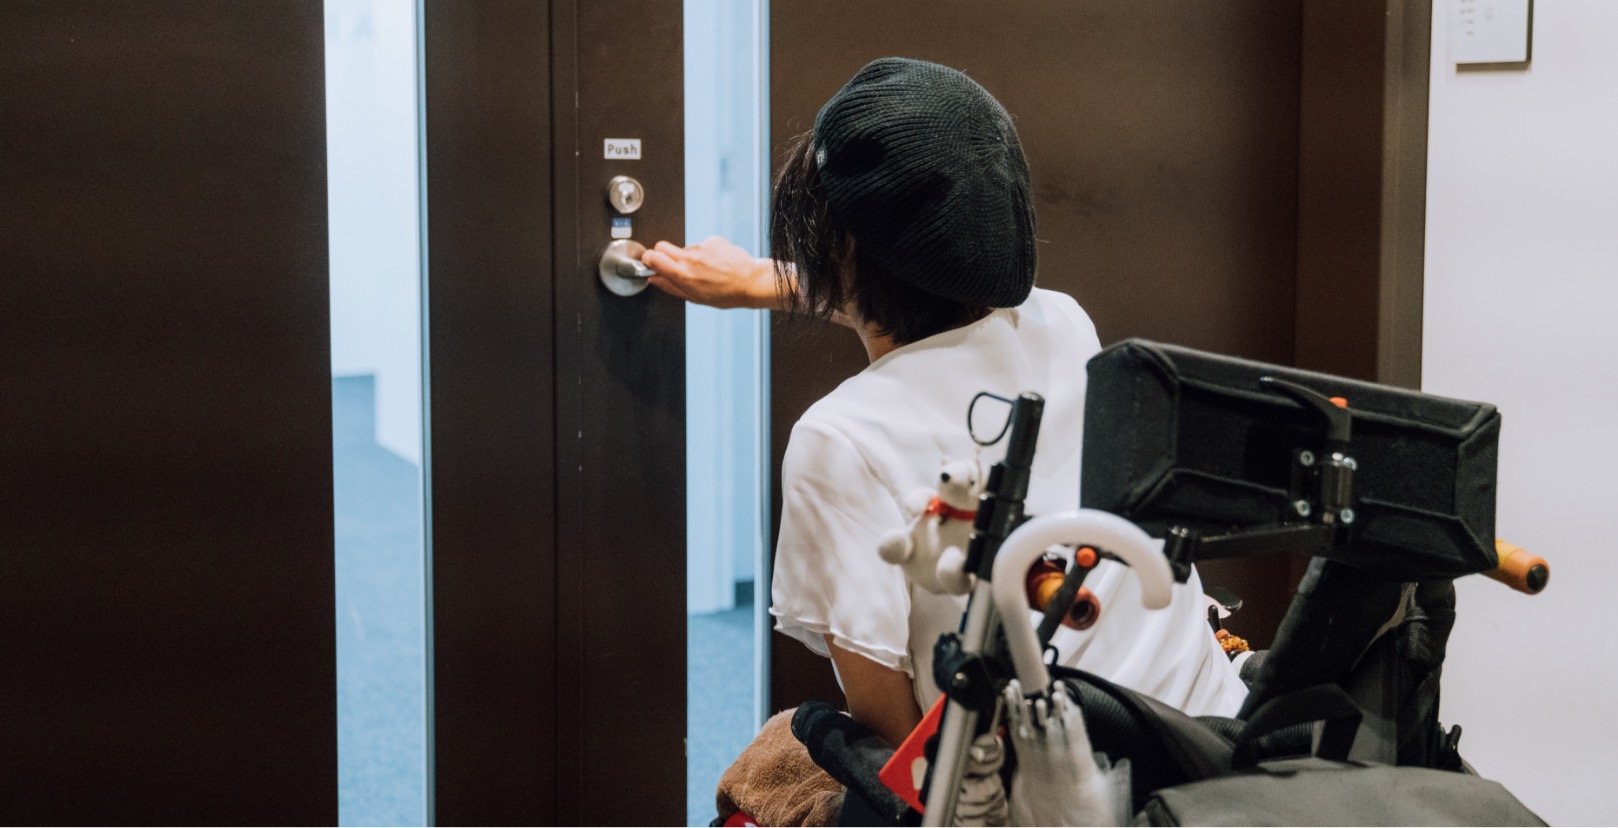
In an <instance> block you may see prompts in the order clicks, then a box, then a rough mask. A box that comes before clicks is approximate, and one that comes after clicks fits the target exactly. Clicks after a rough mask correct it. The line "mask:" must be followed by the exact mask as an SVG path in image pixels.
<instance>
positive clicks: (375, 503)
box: [332, 376, 427, 825]
mask: <svg viewBox="0 0 1618 828" xmlns="http://www.w3.org/2000/svg"><path fill="white" fill-rule="evenodd" d="M374 399H375V395H374V387H373V384H372V379H371V377H369V376H363V377H336V378H333V379H332V415H333V417H332V419H333V429H332V435H333V458H332V459H333V464H332V465H333V472H334V482H335V484H336V485H335V505H336V513H337V527H336V531H337V535H336V539H337V573H336V574H337V783H338V789H337V802H338V808H337V816H338V821H339V823H340V824H342V825H422V824H425V821H426V814H427V810H426V809H427V798H426V779H425V776H424V774H425V768H426V756H427V739H426V734H427V727H426V719H425V711H426V656H425V652H426V624H425V618H426V612H425V604H424V600H425V598H424V595H423V588H424V587H423V585H424V583H425V578H424V572H423V560H422V543H421V531H422V520H421V492H420V479H421V472H420V470H419V468H418V467H417V466H416V464H414V463H411V462H409V461H408V460H405V459H403V458H401V457H400V456H398V455H397V454H394V453H393V452H391V451H388V450H387V449H384V448H382V447H381V446H379V445H377V444H376V442H375V433H376V431H375V427H374V425H373V422H374V421H373V417H374V412H375V410H376V408H375V403H374Z"/></svg>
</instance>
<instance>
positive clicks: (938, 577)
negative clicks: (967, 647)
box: [878, 461, 983, 595]
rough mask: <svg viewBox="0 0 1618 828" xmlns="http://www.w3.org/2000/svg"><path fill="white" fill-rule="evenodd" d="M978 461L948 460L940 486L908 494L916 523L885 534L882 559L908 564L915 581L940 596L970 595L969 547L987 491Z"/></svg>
mask: <svg viewBox="0 0 1618 828" xmlns="http://www.w3.org/2000/svg"><path fill="white" fill-rule="evenodd" d="M980 477H981V475H979V473H978V467H977V464H976V463H968V462H963V461H945V463H944V466H943V468H942V469H940V470H939V472H938V490H937V491H936V492H934V491H931V490H929V489H916V490H915V491H912V492H911V493H910V494H909V495H907V496H906V497H905V504H904V505H905V509H906V510H907V511H908V512H909V513H910V526H909V528H906V529H895V530H894V531H892V532H889V533H888V534H886V535H883V536H882V541H881V544H880V546H879V547H878V550H879V551H880V552H881V554H882V560H884V561H887V562H888V563H890V564H896V565H898V566H900V567H903V568H904V571H905V575H906V576H908V577H909V578H910V581H911V582H912V583H914V584H916V585H918V586H920V587H921V588H922V589H925V590H927V591H928V592H931V593H935V594H938V595H965V594H966V593H968V592H970V591H971V590H972V581H973V577H972V575H971V574H970V573H968V572H967V571H966V547H967V544H968V543H969V542H970V541H971V537H972V521H973V520H974V519H976V517H977V508H978V495H980V494H982V493H983V481H982V480H981V479H980Z"/></svg>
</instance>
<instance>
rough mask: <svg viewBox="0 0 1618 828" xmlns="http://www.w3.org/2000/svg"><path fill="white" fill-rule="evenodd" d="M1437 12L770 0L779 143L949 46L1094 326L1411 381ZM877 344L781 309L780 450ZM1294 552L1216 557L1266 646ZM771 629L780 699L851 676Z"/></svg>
mask: <svg viewBox="0 0 1618 828" xmlns="http://www.w3.org/2000/svg"><path fill="white" fill-rule="evenodd" d="M1390 11H1391V12H1392V13H1391V14H1390ZM1429 14H1430V5H1429V4H1427V3H1423V2H1416V3H1400V2H1397V0H1389V2H1388V3H1382V2H1371V3H1363V2H1324V3H1318V4H1317V3H1313V2H1311V3H1308V4H1304V3H1302V2H1299V1H1298V0H1291V2H1276V0H1244V1H1242V2H1222V3H1205V2H1200V0H1183V2H1182V1H1180V0H1176V1H1174V2H1154V3H1139V2H1133V0H1087V2H1082V3H1075V2H1070V1H1069V0H1040V2H986V3H948V4H936V3H922V2H889V3H863V2H858V0H833V2H826V1H825V0H776V2H774V3H772V4H771V21H770V27H771V32H770V60H771V71H770V75H771V82H770V86H771V89H770V105H771V115H770V127H771V135H772V142H773V143H774V144H775V145H776V147H777V148H778V149H779V148H780V147H781V146H782V145H783V144H784V143H785V142H786V141H788V140H790V139H791V138H792V137H793V136H795V135H797V134H798V133H800V132H802V131H804V130H806V129H808V128H809V126H810V125H812V124H813V122H814V116H815V113H816V111H817V110H818V109H819V107H820V105H821V103H822V102H824V101H825V100H826V99H827V98H828V97H830V96H831V94H832V93H834V92H835V91H836V90H837V89H838V87H839V86H841V84H842V83H843V82H845V81H846V80H847V79H848V78H849V77H850V76H852V75H853V74H854V72H855V71H856V70H858V69H859V67H860V66H862V65H864V64H865V63H866V62H867V61H869V60H871V59H874V58H877V57H883V56H887V55H900V56H905V57H914V58H921V59H926V60H933V61H937V62H939V63H944V64H947V65H950V66H953V67H956V68H958V69H961V70H962V71H964V72H966V73H967V74H968V75H970V76H972V77H973V78H975V79H976V80H978V82H980V83H982V84H983V85H984V86H985V87H986V88H988V89H989V91H990V92H992V93H993V94H994V95H995V96H996V97H998V98H999V99H1000V100H1001V101H1002V102H1003V103H1004V104H1005V106H1006V109H1007V110H1008V111H1009V112H1010V113H1011V114H1012V116H1013V118H1014V119H1015V120H1016V124H1017V129H1018V131H1019V133H1020V134H1021V137H1022V142H1023V147H1024V150H1025V152H1026V154H1027V157H1028V161H1029V165H1030V167H1031V169H1032V173H1033V180H1034V186H1035V196H1036V200H1037V209H1038V215H1039V230H1038V237H1039V239H1040V240H1041V242H1042V243H1041V245H1040V247H1039V275H1038V284H1039V285H1040V286H1042V287H1047V288H1052V289H1056V290H1062V291H1065V292H1067V293H1070V294H1072V295H1073V296H1074V297H1075V298H1077V299H1078V301H1079V303H1080V304H1081V305H1083V306H1084V307H1085V309H1086V310H1087V311H1088V312H1089V314H1090V316H1091V318H1092V319H1094V320H1095V323H1096V327H1097V329H1098V331H1099V332H1100V335H1101V339H1102V342H1103V344H1106V343H1110V342H1114V341H1117V340H1119V339H1122V338H1125V337H1132V336H1139V337H1147V338H1150V339H1156V340H1159V341H1165V342H1173V343H1178V344H1183V345H1189V346H1192V347H1198V348H1206V349H1210V350H1214V351H1220V352H1224V353H1230V354H1236V355H1240V356H1244V357H1248V358H1252V359H1259V360H1264V361H1268V362H1276V363H1282V364H1299V365H1303V366H1305V367H1310V368H1316V369H1322V370H1328V371H1333V372H1337V373H1346V374H1350V375H1354V376H1360V377H1364V378H1368V379H1381V380H1384V381H1393V382H1401V383H1403V384H1406V385H1414V384H1415V383H1416V382H1417V381H1418V380H1419V370H1420V368H1419V357H1420V344H1419V343H1420V269H1421V255H1420V250H1421V247H1420V245H1421V242H1420V237H1421V235H1422V232H1421V228H1422V225H1421V222H1422V210H1421V205H1422V204H1423V203H1424V202H1423V193H1424V186H1423V185H1422V181H1424V173H1423V170H1424V167H1425V141H1426V117H1425V111H1426V110H1425V107H1426V80H1425V78H1426V71H1427V69H1426V67H1427V63H1426V59H1427V58H1426V56H1427V52H1426V44H1427V26H1428V23H1427V20H1426V15H1429ZM864 363H865V357H864V352H863V350H862V349H861V348H860V346H859V343H858V342H857V341H855V340H854V338H853V337H852V336H849V335H848V333H847V332H846V331H843V330H840V329H830V328H815V327H806V326H802V325H797V324H792V323H787V324H781V325H778V326H777V327H776V329H775V331H774V338H773V341H772V344H771V371H772V381H771V388H772V401H771V402H772V410H771V420H772V421H771V433H772V434H774V435H775V436H776V440H775V445H774V451H775V458H774V459H775V468H776V469H777V470H779V467H780V466H779V464H780V458H781V452H782V451H783V450H784V448H785V446H784V438H785V436H786V435H787V434H788V433H789V430H790V427H791V424H792V423H793V422H794V421H795V420H796V419H797V417H798V416H799V414H801V413H802V411H803V410H804V409H805V408H806V407H807V406H808V405H809V404H810V403H811V402H813V401H814V400H815V399H817V398H818V397H819V396H820V395H822V394H824V393H826V392H827V391H829V390H830V389H831V388H833V387H834V386H835V385H836V384H837V383H838V382H840V381H841V380H842V379H843V378H844V377H846V376H848V375H850V374H852V373H854V372H857V371H858V370H860V368H862V367H863V366H864ZM1046 427H1047V428H1049V427H1052V426H1051V424H1047V425H1046ZM775 502H776V503H777V504H779V502H780V492H779V485H777V487H776V492H775ZM1291 570H1292V562H1291V561H1290V560H1289V559H1286V558H1278V559H1263V560H1248V561H1242V562H1219V563H1218V564H1212V565H1208V566H1205V567H1204V568H1203V574H1204V578H1205V580H1208V581H1211V582H1218V583H1221V584H1223V585H1226V586H1228V587H1231V588H1234V589H1235V590H1236V591H1237V592H1238V593H1240V594H1242V595H1243V596H1244V598H1246V599H1247V607H1246V608H1244V609H1243V610H1242V612H1241V613H1240V614H1239V615H1238V616H1237V617H1236V618H1235V619H1233V624H1232V627H1233V629H1235V630H1236V631H1237V632H1239V633H1242V634H1244V635H1247V636H1248V637H1250V638H1253V639H1256V641H1257V643H1258V644H1259V645H1261V646H1262V645H1263V644H1264V643H1266V642H1267V641H1268V640H1269V637H1270V635H1271V634H1272V631H1273V628H1274V625H1275V624H1276V623H1277V622H1278V621H1279V618H1280V614H1281V612H1282V611H1283V610H1284V607H1285V603H1286V601H1287V600H1288V596H1289V594H1290V588H1291V583H1292V579H1293V573H1292V571H1291ZM775 644H776V646H774V647H773V648H772V659H771V663H772V702H773V704H772V706H773V707H774V708H775V709H781V708H784V707H788V706H791V705H793V704H796V703H798V702H799V701H801V700H802V699H804V698H810V697H822V698H826V697H832V698H835V697H836V695H837V689H836V686H835V684H833V683H832V682H831V679H830V671H829V670H828V669H827V667H826V666H825V663H824V661H823V660H821V659H818V658H816V657H814V656H812V655H810V654H808V652H807V651H806V650H805V649H804V648H803V647H801V646H799V645H798V644H796V643H794V642H791V641H787V640H784V639H780V638H777V639H776V640H775Z"/></svg>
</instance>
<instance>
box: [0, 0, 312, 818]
mask: <svg viewBox="0 0 1618 828" xmlns="http://www.w3.org/2000/svg"><path fill="white" fill-rule="evenodd" d="M323 27H324V16H323V14H322V8H321V3H320V2H318V0H301V1H300V2H289V3H270V4H251V3H218V2H202V0H176V2H167V3H161V4H152V3H141V2H108V0H52V1H51V2H13V3H5V4H3V5H0V147H3V150H0V154H3V156H4V159H5V160H4V161H3V162H0V251H4V252H3V253H0V653H3V655H0V660H3V664H4V668H3V669H0V779H4V780H5V782H4V789H5V793H4V794H3V795H0V823H5V824H42V823H50V824H57V823H65V824H77V825H97V824H102V825H122V824H139V823H151V824H170V825H181V824H215V825H225V824H279V825H297V824H314V825H333V824H336V821H337V722H336V715H337V705H336V693H337V683H336V666H337V665H336V635H335V628H334V618H333V613H334V610H333V607H334V601H335V598H334V594H333V589H334V584H333V574H332V567H333V557H332V556H333V535H332V433H331V428H332V424H331V373H330V357H329V354H328V342H329V339H328V325H329V316H328V311H327V246H326V136H325V109H324V101H325V88H324V73H323V58H322V50H323V42H324V34H323Z"/></svg>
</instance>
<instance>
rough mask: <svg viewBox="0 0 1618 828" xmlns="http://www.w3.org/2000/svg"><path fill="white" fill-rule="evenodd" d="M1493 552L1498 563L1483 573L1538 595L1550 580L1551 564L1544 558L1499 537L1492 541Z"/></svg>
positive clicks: (1518, 589) (1524, 591)
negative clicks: (1498, 560)
mask: <svg viewBox="0 0 1618 828" xmlns="http://www.w3.org/2000/svg"><path fill="white" fill-rule="evenodd" d="M1494 553H1495V555H1496V556H1497V557H1498V558H1499V559H1500V564H1499V565H1498V566H1496V567H1495V568H1494V569H1491V570H1488V571H1487V572H1484V573H1483V574H1485V575H1487V576H1489V577H1490V578H1493V579H1495V580H1496V581H1499V582H1500V583H1502V584H1505V585H1506V586H1508V587H1511V588H1512V589H1515V590H1517V591H1518V592H1523V593H1527V594H1529V595H1538V594H1539V593H1540V592H1541V591H1542V590H1544V589H1545V585H1546V584H1549V583H1550V581H1551V565H1550V564H1548V563H1546V562H1545V559H1544V558H1541V557H1540V556H1538V555H1535V554H1534V553H1532V552H1529V551H1528V550H1526V549H1523V548H1522V547H1520V546H1513V545H1511V544H1509V543H1506V542H1505V541H1503V540H1500V539H1499V538H1496V539H1495V541H1494Z"/></svg>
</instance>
